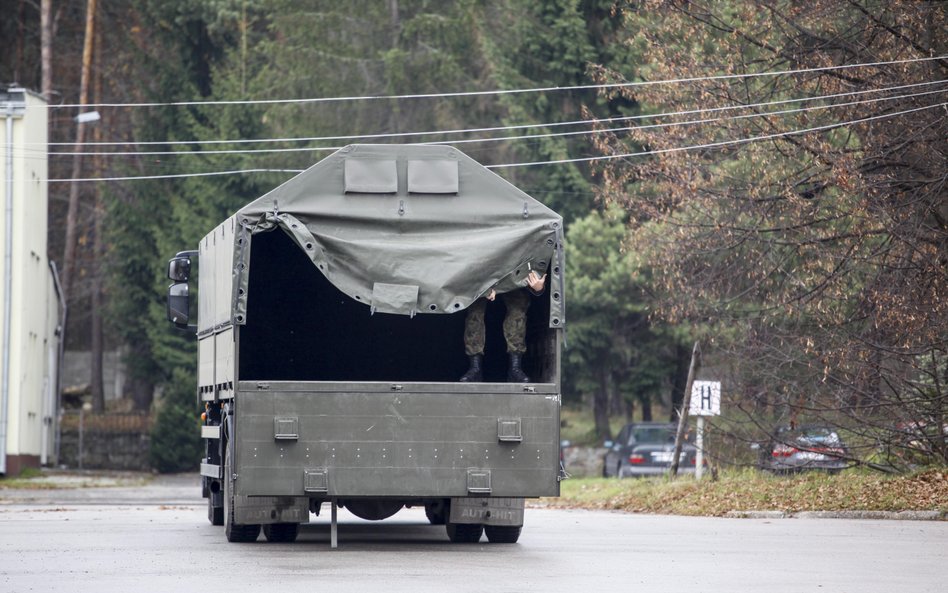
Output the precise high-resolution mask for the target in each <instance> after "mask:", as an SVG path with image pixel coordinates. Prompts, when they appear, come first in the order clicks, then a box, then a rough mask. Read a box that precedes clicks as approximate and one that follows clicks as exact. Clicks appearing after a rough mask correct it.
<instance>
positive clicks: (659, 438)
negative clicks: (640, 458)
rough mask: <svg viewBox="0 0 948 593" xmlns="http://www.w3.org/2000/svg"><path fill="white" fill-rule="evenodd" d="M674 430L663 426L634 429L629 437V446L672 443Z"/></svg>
mask: <svg viewBox="0 0 948 593" xmlns="http://www.w3.org/2000/svg"><path fill="white" fill-rule="evenodd" d="M674 442H675V430H674V429H672V428H668V427H665V426H647V427H640V428H635V429H633V430H632V434H630V435H629V444H630V445H634V444H637V443H639V444H640V443H674Z"/></svg>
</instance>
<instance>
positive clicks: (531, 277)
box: [527, 270, 546, 292]
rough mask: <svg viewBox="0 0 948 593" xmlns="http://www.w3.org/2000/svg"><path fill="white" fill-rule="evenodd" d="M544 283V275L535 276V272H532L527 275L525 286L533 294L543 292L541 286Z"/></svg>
mask: <svg viewBox="0 0 948 593" xmlns="http://www.w3.org/2000/svg"><path fill="white" fill-rule="evenodd" d="M545 282H546V274H543V275H542V276H541V275H539V274H537V272H536V270H532V271H531V272H530V273H529V274H528V275H527V285H528V286H529V287H530V290H532V291H533V292H540V291H542V290H543V285H544V283H545Z"/></svg>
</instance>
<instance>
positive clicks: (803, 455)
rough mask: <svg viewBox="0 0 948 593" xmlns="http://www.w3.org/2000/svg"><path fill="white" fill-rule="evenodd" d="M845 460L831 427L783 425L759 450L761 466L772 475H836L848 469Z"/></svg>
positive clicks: (843, 452)
mask: <svg viewBox="0 0 948 593" xmlns="http://www.w3.org/2000/svg"><path fill="white" fill-rule="evenodd" d="M848 457H849V450H848V449H847V448H846V445H845V444H844V443H843V441H842V439H840V438H839V434H838V433H837V432H836V430H835V429H833V428H832V427H829V426H820V425H808V426H800V427H797V428H790V427H788V426H782V427H779V428H778V429H777V430H776V431H775V432H774V435H773V438H772V439H771V440H770V442H769V443H767V445H765V446H764V447H762V448H761V449H760V467H761V469H763V470H766V471H772V472H774V473H792V472H799V471H806V470H822V471H825V472H830V473H837V472H840V471H842V470H844V469H846V468H847V467H848V466H849V463H848V461H847V458H848Z"/></svg>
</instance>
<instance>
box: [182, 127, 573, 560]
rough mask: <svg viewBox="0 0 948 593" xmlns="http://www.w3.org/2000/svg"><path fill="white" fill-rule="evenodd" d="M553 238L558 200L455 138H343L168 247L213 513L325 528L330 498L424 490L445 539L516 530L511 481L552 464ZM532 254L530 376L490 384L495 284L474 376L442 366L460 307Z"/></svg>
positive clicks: (536, 487) (497, 325)
mask: <svg viewBox="0 0 948 593" xmlns="http://www.w3.org/2000/svg"><path fill="white" fill-rule="evenodd" d="M562 239H563V228H562V219H561V217H560V216H559V215H557V214H556V213H555V212H553V211H552V210H550V209H549V208H547V207H545V206H544V205H543V204H541V203H540V202H538V201H536V200H534V199H533V198H531V197H530V196H528V195H527V194H525V193H524V192H522V191H520V190H519V189H517V188H516V187H514V186H513V185H511V184H510V183H508V182H507V181H505V180H504V179H503V178H501V177H499V176H498V175H496V174H494V173H492V172H491V171H490V170H488V169H486V168H485V167H483V166H481V165H480V164H478V163H477V162H475V161H474V160H473V159H471V158H469V157H468V156H466V155H465V154H463V153H461V152H460V151H458V150H456V149H454V148H450V147H445V146H433V145H352V146H347V147H345V148H342V149H341V150H339V151H337V152H335V153H334V154H332V155H331V156H329V157H327V158H325V159H323V160H322V161H320V162H319V163H317V164H316V165H314V166H312V167H311V168H309V169H307V170H306V171H304V172H302V173H301V174H299V175H297V176H296V177H294V178H292V179H290V180H289V181H287V182H286V183H284V184H283V185H280V186H279V187H277V188H276V189H274V190H272V191H270V192H269V193H267V194H266V195H264V196H262V197H260V198H258V199H257V200H255V201H253V202H251V203H250V204H248V205H246V206H245V207H243V208H241V209H240V210H239V211H237V212H236V213H235V214H234V215H233V216H231V217H229V218H228V219H226V220H224V221H223V222H222V223H221V224H220V225H218V226H217V228H215V229H214V230H212V231H211V232H210V233H208V234H207V236H205V237H204V238H203V239H202V240H201V242H200V244H199V245H198V248H197V249H196V250H194V251H184V252H181V253H179V254H177V255H176V256H175V257H174V259H172V260H171V261H170V263H169V268H168V275H169V277H170V278H171V279H172V280H173V281H175V283H174V284H172V285H171V286H170V288H169V291H168V316H169V319H170V320H171V321H173V322H174V323H175V324H176V325H177V326H179V327H181V328H189V329H190V330H191V331H194V332H195V333H196V335H197V342H198V347H197V350H198V372H197V380H198V385H197V394H198V397H199V398H200V401H201V402H202V404H203V407H204V409H205V412H204V414H203V418H204V420H203V425H202V427H201V436H202V437H203V439H204V440H205V443H206V449H205V458H204V459H203V460H202V462H201V470H200V471H201V476H202V485H203V494H204V496H205V497H206V498H207V501H208V519H209V520H210V521H211V523H213V524H214V525H223V526H224V531H225V534H226V536H227V539H228V540H229V541H231V542H247V541H255V540H256V539H257V538H258V536H259V533H260V531H261V526H262V530H263V533H264V535H265V537H266V538H267V540H269V541H293V540H295V539H296V537H297V534H298V533H299V526H300V524H303V523H307V522H308V521H309V518H310V514H311V513H315V514H317V515H318V514H319V512H320V509H321V508H322V507H323V505H324V503H329V505H330V507H331V511H332V522H331V538H332V543H333V545H334V546H335V544H336V537H337V527H336V509H337V508H340V507H341V508H346V509H348V510H349V511H350V512H351V513H353V514H355V515H357V516H358V517H362V518H364V519H370V520H379V519H384V518H387V517H390V516H391V515H393V514H394V513H396V512H397V511H398V510H400V509H402V508H403V507H415V506H417V507H422V506H423V507H424V508H425V511H426V514H427V517H428V519H429V521H430V522H431V523H433V524H444V525H446V531H447V535H448V537H449V539H450V540H451V541H453V542H477V541H479V540H480V538H481V536H482V535H483V534H485V533H486V536H487V539H488V540H489V541H490V542H506V543H512V542H516V541H517V539H518V538H519V536H520V532H521V527H522V525H523V514H524V499H525V498H530V497H539V496H556V495H558V494H559V481H560V480H561V479H562V477H563V474H562V473H561V466H560V462H559V427H560V421H559V413H560V401H561V400H560V351H561V344H562V341H563V336H562V333H563V328H564V326H565V315H564V313H565V304H564V290H563V287H564V283H563V274H564V267H563V265H564V261H563V243H562ZM531 270H536V271H538V272H539V273H542V274H546V290H545V292H544V293H543V295H542V296H539V297H533V298H532V299H531V305H530V309H529V311H528V317H527V332H526V339H527V344H528V350H527V353H526V354H525V355H524V359H523V368H524V370H525V371H526V372H527V374H528V375H529V376H530V378H531V382H529V383H508V382H505V379H506V363H507V358H506V357H507V355H506V346H505V343H504V338H503V333H502V331H501V323H502V320H503V316H504V308H503V304H502V303H501V299H496V301H495V302H492V303H490V304H489V306H488V308H487V312H486V332H487V343H486V349H485V356H484V367H485V371H484V378H483V381H481V382H471V383H463V382H458V378H459V377H460V376H461V375H463V374H464V372H465V370H466V369H467V362H468V357H467V356H466V355H465V352H464V345H463V332H464V320H465V309H466V308H467V307H468V306H470V305H471V304H472V303H474V302H475V301H476V300H477V299H479V298H482V297H484V296H485V295H487V294H488V293H489V292H490V291H491V290H494V291H496V293H498V294H500V293H504V292H507V291H511V290H521V289H522V287H523V286H524V284H525V278H526V276H527V274H528V273H529V271H531ZM195 276H196V282H195V278H194V277H195ZM189 282H190V283H191V284H189ZM194 284H196V286H194ZM194 288H196V289H197V295H196V296H197V298H196V301H197V303H196V304H195V303H194V302H193V300H194V299H192V298H191V294H192V293H193V292H194V291H193V289H194ZM195 313H196V318H197V323H196V324H190V320H192V319H193V318H194V316H195Z"/></svg>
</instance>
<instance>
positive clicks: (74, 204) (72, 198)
mask: <svg viewBox="0 0 948 593" xmlns="http://www.w3.org/2000/svg"><path fill="white" fill-rule="evenodd" d="M95 6H96V0H89V1H88V3H87V4H86V33H85V35H86V37H85V42H84V44H83V47H82V76H81V78H80V79H79V105H80V107H79V113H82V110H83V108H84V106H85V105H86V104H88V103H89V78H90V75H91V73H92V43H93V40H94V39H95ZM85 137H86V125H85V124H84V123H81V122H79V123H77V124H76V149H75V152H76V154H75V155H74V156H73V157H72V178H73V179H76V178H77V177H79V176H80V174H81V173H82V148H83V147H82V144H83V142H84V141H85ZM78 226H79V183H77V182H75V181H73V182H72V183H70V184H69V209H68V210H67V212H66V246H65V252H64V253H63V277H62V284H63V293H64V294H65V299H66V302H69V301H70V300H71V299H72V297H73V292H72V288H73V286H72V285H73V283H74V282H75V280H74V277H75V272H76V243H77V241H76V229H77V228H78Z"/></svg>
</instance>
